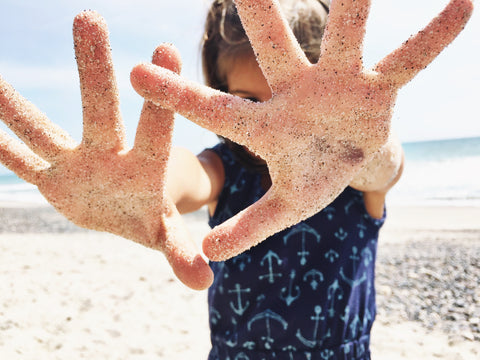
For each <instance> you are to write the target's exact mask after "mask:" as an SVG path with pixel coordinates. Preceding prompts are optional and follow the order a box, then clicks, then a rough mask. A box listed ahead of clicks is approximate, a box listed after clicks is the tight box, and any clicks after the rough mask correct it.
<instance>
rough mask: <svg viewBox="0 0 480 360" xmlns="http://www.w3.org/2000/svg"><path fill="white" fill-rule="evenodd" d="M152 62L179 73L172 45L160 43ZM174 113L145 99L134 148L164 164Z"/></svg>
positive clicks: (176, 54) (175, 53)
mask: <svg viewBox="0 0 480 360" xmlns="http://www.w3.org/2000/svg"><path fill="white" fill-rule="evenodd" d="M152 63H153V64H155V65H157V66H162V67H164V68H166V69H169V70H171V71H173V72H175V73H177V74H179V73H180V69H181V60H180V54H179V53H178V51H177V50H176V49H175V48H174V47H173V45H169V44H163V45H160V46H159V47H158V48H157V49H156V50H155V52H154V54H153V57H152ZM174 115H175V114H174V112H173V111H171V110H167V109H164V108H162V107H160V106H157V105H155V104H154V103H153V102H151V101H148V100H146V101H145V103H144V105H143V109H142V114H141V116H140V121H139V123H138V128H137V134H136V137H135V145H134V149H136V150H139V151H141V152H143V153H144V154H147V156H150V157H152V158H155V159H156V161H160V162H164V163H165V164H166V162H167V160H168V154H169V152H170V144H171V138H172V133H173V125H174Z"/></svg>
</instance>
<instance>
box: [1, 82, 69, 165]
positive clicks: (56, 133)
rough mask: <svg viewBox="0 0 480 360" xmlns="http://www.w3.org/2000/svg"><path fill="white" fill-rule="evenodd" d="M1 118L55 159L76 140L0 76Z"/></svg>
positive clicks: (44, 155)
mask: <svg viewBox="0 0 480 360" xmlns="http://www.w3.org/2000/svg"><path fill="white" fill-rule="evenodd" d="M0 119H2V121H3V122H4V123H5V124H6V125H7V126H8V127H9V128H10V129H11V130H12V131H13V132H14V133H15V134H16V135H17V136H18V137H19V138H20V139H21V140H22V141H23V142H24V143H25V144H26V145H28V146H29V147H30V148H31V149H32V151H34V152H35V153H36V154H38V155H39V156H40V157H42V158H44V159H46V160H48V161H50V160H51V161H54V159H55V158H56V157H57V156H58V155H59V154H60V153H61V152H62V150H64V149H72V148H74V147H75V146H76V144H75V141H74V140H73V139H71V138H70V136H69V135H68V134H67V133H66V132H64V131H63V130H62V129H61V128H59V127H58V126H56V125H55V124H53V123H52V122H51V121H50V120H48V118H47V117H46V116H45V114H43V113H42V112H41V111H40V110H38V109H37V108H36V107H35V106H34V105H33V104H32V103H30V102H29V101H27V100H26V99H25V98H24V97H23V96H21V95H20V94H19V93H18V92H17V91H15V89H14V88H13V87H12V86H11V85H10V84H8V83H7V82H6V81H4V80H3V79H2V77H0Z"/></svg>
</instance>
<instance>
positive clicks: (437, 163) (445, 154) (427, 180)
mask: <svg viewBox="0 0 480 360" xmlns="http://www.w3.org/2000/svg"><path fill="white" fill-rule="evenodd" d="M403 148H404V151H405V158H406V163H405V169H404V173H403V175H402V178H401V179H400V181H399V182H398V183H397V185H396V186H395V187H394V188H393V189H392V190H391V191H390V193H389V195H388V203H389V204H396V205H448V206H451V205H454V206H480V137H475V138H466V139H449V140H435V141H421V142H411V143H404V144H403ZM1 202H10V203H11V202H17V203H29V204H45V203H46V202H45V200H44V199H43V197H42V195H41V194H40V193H39V192H38V190H37V189H36V187H35V186H33V185H30V184H28V183H26V182H24V181H23V180H21V179H19V178H18V177H17V176H15V175H14V174H13V173H11V172H9V171H8V170H6V169H5V168H0V203H1Z"/></svg>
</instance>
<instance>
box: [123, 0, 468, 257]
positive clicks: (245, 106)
mask: <svg viewBox="0 0 480 360" xmlns="http://www.w3.org/2000/svg"><path fill="white" fill-rule="evenodd" d="M236 5H237V10H238V12H239V15H240V17H241V19H242V22H243V25H244V27H245V30H246V32H247V35H248V37H249V39H250V41H251V44H252V47H253V49H254V52H255V55H256V57H257V60H258V63H259V65H260V67H261V69H262V71H263V74H264V75H265V78H266V79H267V81H268V83H269V85H270V87H271V90H272V93H273V97H272V98H271V100H269V101H267V102H264V103H253V102H251V101H248V100H244V99H241V98H239V97H236V96H232V95H229V94H225V93H222V92H219V91H216V90H213V89H210V88H207V87H204V86H200V85H197V84H195V83H192V82H189V81H187V80H185V79H183V78H181V77H180V76H178V75H177V74H175V73H174V72H171V71H168V70H165V69H162V68H159V67H156V66H154V65H151V64H142V65H138V66H137V67H135V68H134V70H133V71H132V74H131V80H132V84H133V86H134V88H135V89H136V90H137V92H139V93H140V94H141V95H142V96H143V97H145V98H146V99H148V100H151V101H153V102H155V103H156V104H159V105H162V106H165V107H166V108H169V109H171V110H175V111H177V112H179V113H180V114H182V115H184V116H185V117H187V118H188V119H190V120H192V121H194V122H195V123H197V124H199V125H201V126H203V127H205V128H207V129H209V130H211V131H213V132H215V133H217V134H219V135H222V136H224V137H227V138H229V139H231V140H233V141H235V142H237V143H239V144H242V145H245V146H247V147H248V149H249V150H251V151H253V152H255V153H256V154H257V155H259V156H260V157H262V158H263V159H264V160H265V161H266V162H267V165H268V168H269V172H270V176H271V178H272V186H271V188H270V189H269V191H268V192H267V193H266V194H265V195H264V196H263V197H262V198H261V199H260V200H259V201H258V202H256V203H255V204H253V205H252V206H250V207H248V208H246V209H245V210H244V211H242V212H241V213H239V214H237V215H236V216H234V217H232V218H231V219H229V220H228V221H226V222H225V223H223V224H221V225H220V226H218V227H216V228H214V229H213V230H212V231H211V232H210V233H209V234H208V235H207V237H206V238H205V239H204V252H205V254H206V255H207V256H208V257H209V258H210V259H212V260H224V259H227V258H230V257H232V256H234V255H237V254H239V253H241V252H243V251H244V250H246V249H248V248H250V247H251V246H254V245H256V244H257V243H259V242H260V241H262V240H264V239H265V238H267V237H268V236H270V235H272V234H274V233H276V232H278V231H280V230H282V229H284V228H286V227H289V226H291V225H294V224H296V223H298V222H299V221H301V220H304V219H306V218H308V217H310V216H312V215H313V214H315V213H317V212H318V211H320V210H321V209H322V208H324V207H325V206H327V205H328V204H329V203H330V202H331V201H332V200H334V199H335V197H336V196H338V194H340V193H341V192H342V191H343V189H344V188H345V187H346V186H347V185H348V184H349V183H350V181H351V180H352V178H353V177H354V176H355V174H357V173H358V171H359V170H360V169H361V168H362V167H363V166H364V165H365V164H366V163H367V162H368V161H369V160H370V159H371V158H372V156H373V154H374V153H375V152H376V151H377V150H378V149H379V148H380V147H381V146H382V145H383V144H384V143H385V141H386V140H387V138H388V134H389V131H390V119H391V114H392V109H393V106H394V103H395V98H396V94H397V91H398V89H399V88H401V87H402V86H403V85H405V84H406V83H407V82H408V81H409V80H411V79H412V78H413V77H414V76H415V75H416V74H417V73H418V72H419V71H420V70H422V69H423V68H425V67H426V66H427V65H428V64H429V63H430V62H431V61H432V60H433V59H434V58H435V57H436V56H437V55H438V54H439V53H440V52H441V51H442V49H443V48H445V47H446V46H447V45H448V44H449V43H450V42H451V41H453V39H454V38H455V37H456V36H457V35H458V33H459V32H460V31H461V30H462V29H463V27H464V26H465V24H466V22H467V21H468V19H469V17H470V15H471V12H472V10H473V4H472V1H470V0H451V1H450V3H449V4H448V5H447V7H446V8H445V9H444V11H443V12H442V13H441V14H440V15H439V16H438V17H436V18H435V19H433V20H432V22H431V23H430V24H429V25H428V26H427V27H426V28H425V29H424V30H423V31H421V32H419V33H418V34H417V35H415V36H414V37H412V38H410V39H409V40H408V41H407V42H405V43H404V44H403V45H402V46H400V47H399V48H398V49H397V50H395V51H394V52H392V53H391V54H389V55H388V56H387V57H385V58H384V59H383V60H382V61H380V62H379V63H378V64H377V65H376V66H375V67H374V68H373V70H366V69H364V68H363V64H362V48H363V45H362V44H363V38H364V33H365V26H366V20H367V16H368V12H369V8H370V1H369V0H356V1H355V0H342V1H340V0H333V1H332V4H331V7H330V14H329V19H328V24H327V27H326V30H325V34H324V37H323V40H322V45H321V56H320V60H319V61H318V63H317V64H311V63H309V61H308V60H307V58H306V56H305V55H304V54H303V52H302V50H301V48H300V46H299V44H298V43H297V41H296V40H295V38H294V35H293V33H292V31H291V30H290V28H289V26H288V24H287V23H286V21H285V20H284V18H283V16H282V14H281V11H280V8H279V4H278V2H277V1H275V0H236Z"/></svg>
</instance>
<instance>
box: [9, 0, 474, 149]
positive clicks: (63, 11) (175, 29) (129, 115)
mask: <svg viewBox="0 0 480 360" xmlns="http://www.w3.org/2000/svg"><path fill="white" fill-rule="evenodd" d="M447 2H448V1H447V0H421V1H418V0H403V1H398V0H396V1H393V0H373V1H372V8H371V12H370V17H369V22H368V26H367V34H366V39H365V43H364V50H365V52H364V62H365V66H366V67H367V68H369V67H372V66H373V65H374V64H375V63H376V62H378V61H379V60H380V59H381V58H382V57H383V56H385V55H386V54H388V53H389V52H390V51H392V50H394V49H395V48H397V47H398V46H399V45H400V44H401V43H402V42H404V41H405V40H406V39H408V37H409V36H410V35H412V34H415V33H416V32H417V31H419V30H420V29H422V28H423V27H424V26H425V25H426V24H427V23H428V22H429V21H430V19H432V18H433V17H434V16H435V15H436V14H438V13H439V12H440V11H441V10H442V9H443V7H444V6H445V5H446V4H447ZM208 3H209V0H175V1H169V0H168V1H167V0H136V1H127V0H97V1H91V0H83V1H80V0H69V1H64V0H42V1H38V0H1V2H0V75H1V76H2V77H3V78H4V79H5V80H6V81H8V82H9V83H11V84H12V85H13V86H14V87H15V88H16V89H17V90H18V91H19V92H20V93H21V94H22V95H23V96H24V97H26V98H27V99H28V100H30V101H31V102H33V103H34V104H35V105H36V106H37V107H38V108H39V109H40V110H42V111H43V112H44V113H46V114H47V116H48V117H49V118H50V119H51V120H52V121H53V122H55V123H57V124H58V125H60V126H61V127H62V128H64V129H65V130H67V131H68V132H69V133H70V134H71V135H72V137H73V138H74V139H76V140H78V141H80V139H81V134H82V116H81V103H80V91H79V83H78V76H77V72H76V64H75V58H74V52H73V40H72V22H73V18H74V17H75V15H76V14H77V13H79V12H80V11H82V10H84V9H92V10H96V11H98V12H99V13H100V14H101V15H102V16H103V17H104V18H105V20H106V21H107V24H108V25H109V29H110V40H111V45H112V49H113V50H112V51H113V59H114V64H115V68H116V75H117V79H118V84H119V90H120V101H121V111H122V115H123V119H124V121H125V125H126V128H127V136H128V139H129V144H132V142H133V138H134V135H135V129H136V126H137V122H138V117H139V114H140V110H141V107H142V102H143V99H142V98H141V97H140V96H139V95H138V94H137V93H136V92H135V91H134V90H133V89H132V87H131V85H130V80H129V76H130V70H131V69H132V68H133V66H135V64H137V63H139V62H143V61H148V60H149V59H150V57H151V54H152V52H153V50H154V49H155V47H156V46H157V45H158V44H160V43H162V42H170V43H173V44H175V45H176V47H177V48H178V49H179V51H180V54H181V56H182V59H183V70H182V75H183V76H185V77H187V78H189V79H192V80H195V81H197V82H202V81H203V80H202V75H201V63H200V40H201V36H202V29H203V25H204V18H205V14H206V11H207V7H208ZM479 11H480V10H479V9H478V8H477V9H476V11H475V12H474V14H473V16H472V19H471V20H470V22H469V23H468V24H467V27H466V29H465V30H464V31H463V32H462V33H461V34H460V36H459V37H458V38H457V39H456V41H454V43H453V44H451V45H450V47H448V48H447V49H446V50H445V51H444V52H443V53H442V54H441V55H440V56H439V57H438V58H437V59H436V60H435V61H434V62H433V63H432V64H431V65H430V66H429V67H428V68H427V69H426V70H424V71H422V72H421V73H420V74H419V75H418V76H417V77H416V78H415V79H414V80H413V81H411V82H410V83H409V84H407V85H406V86H405V87H404V88H403V89H402V90H401V91H400V93H399V96H398V99H397V104H396V107H395V111H394V115H393V119H392V124H393V129H394V131H395V132H396V133H397V134H398V136H399V138H400V140H401V141H403V142H407V141H422V140H432V139H445V138H460V137H473V136H480V121H479V120H480V119H479V115H478V107H479V102H480V36H479V34H480V13H479ZM2 126H3V124H2ZM173 142H174V144H175V145H178V146H184V147H187V148H189V149H190V150H192V151H193V152H195V153H198V152H199V151H201V150H202V149H203V148H205V147H208V146H211V145H213V144H215V142H216V137H215V135H214V134H211V133H210V132H208V131H206V130H203V129H201V128H200V127H198V126H196V125H194V124H193V123H191V122H189V121H188V120H186V119H184V118H181V117H177V121H176V125H175V132H174V140H173Z"/></svg>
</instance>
